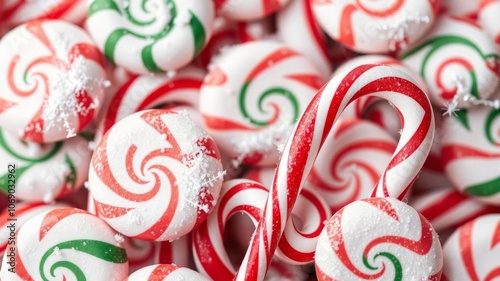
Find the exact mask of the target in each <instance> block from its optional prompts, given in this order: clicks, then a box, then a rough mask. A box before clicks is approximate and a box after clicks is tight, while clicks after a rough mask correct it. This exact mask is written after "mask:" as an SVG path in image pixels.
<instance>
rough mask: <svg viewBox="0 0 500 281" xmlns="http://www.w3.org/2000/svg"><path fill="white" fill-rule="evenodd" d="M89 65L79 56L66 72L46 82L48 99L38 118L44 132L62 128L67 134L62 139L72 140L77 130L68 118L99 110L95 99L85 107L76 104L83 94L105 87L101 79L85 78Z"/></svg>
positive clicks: (79, 103)
mask: <svg viewBox="0 0 500 281" xmlns="http://www.w3.org/2000/svg"><path fill="white" fill-rule="evenodd" d="M89 64H90V62H89V61H87V60H86V59H85V58H84V57H83V56H78V57H76V58H75V60H74V61H73V63H72V64H71V66H70V68H69V69H68V70H67V71H65V72H59V73H58V74H57V76H56V77H54V78H53V79H51V80H50V81H49V90H50V95H49V97H48V99H47V100H46V101H45V103H44V111H43V115H42V118H43V120H44V121H45V124H46V129H47V130H48V129H50V128H52V127H56V126H59V124H62V126H63V128H64V129H65V130H66V132H67V136H66V137H67V138H70V137H73V136H75V135H76V133H77V129H76V128H75V127H74V124H72V123H71V122H70V120H71V118H72V117H78V116H79V115H80V116H87V115H88V114H89V113H90V112H91V111H92V110H95V109H97V108H98V107H99V99H98V98H97V97H95V96H94V97H91V98H92V101H91V103H90V105H88V106H87V105H85V104H84V103H83V102H79V101H78V99H79V98H81V99H82V98H84V95H85V94H86V93H88V92H94V91H95V90H96V89H98V88H99V87H101V86H103V85H104V84H106V81H105V80H104V79H102V78H92V77H91V76H89V75H88V74H87V69H88V68H89ZM35 129H36V128H35Z"/></svg>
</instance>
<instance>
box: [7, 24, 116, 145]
mask: <svg viewBox="0 0 500 281" xmlns="http://www.w3.org/2000/svg"><path fill="white" fill-rule="evenodd" d="M0 53H1V54H2V56H0V126H1V127H2V128H3V129H5V130H8V131H10V132H11V133H13V134H14V135H16V136H18V137H20V138H21V139H23V140H26V141H32V142H54V141H59V140H62V139H65V138H68V137H72V136H74V135H76V134H77V133H78V132H79V131H81V130H82V129H83V128H84V127H85V126H86V125H87V124H89V122H90V121H91V120H92V118H93V117H94V115H95V114H96V113H97V110H98V109H99V106H100V103H101V101H102V98H103V95H104V86H105V85H106V80H105V77H106V76H105V71H104V66H103V61H102V57H101V54H100V53H99V50H98V49H97V47H96V46H95V44H94V43H93V41H92V40H91V39H90V37H89V36H88V35H87V33H86V32H85V31H84V30H83V29H81V28H80V27H77V26H75V25H73V24H70V23H67V22H64V21H58V20H45V21H34V22H29V23H26V24H23V25H20V26H18V27H17V28H15V29H13V30H11V31H10V32H9V33H7V34H6V35H5V36H4V37H3V38H2V41H1V42H0Z"/></svg>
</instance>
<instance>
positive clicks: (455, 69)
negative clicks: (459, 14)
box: [399, 16, 500, 107]
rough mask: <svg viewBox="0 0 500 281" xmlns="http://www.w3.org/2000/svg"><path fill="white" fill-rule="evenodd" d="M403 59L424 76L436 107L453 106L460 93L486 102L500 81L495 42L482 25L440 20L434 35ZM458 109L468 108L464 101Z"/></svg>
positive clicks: (402, 55)
mask: <svg viewBox="0 0 500 281" xmlns="http://www.w3.org/2000/svg"><path fill="white" fill-rule="evenodd" d="M399 58H400V59H401V61H402V62H403V63H404V64H405V65H407V66H408V67H409V68H411V69H413V70H414V71H415V72H418V73H419V74H420V75H421V76H422V78H423V79H424V81H425V82H426V83H427V86H428V90H429V98H430V99H431V102H432V103H433V105H435V106H436V107H443V104H446V103H450V102H451V101H452V100H453V97H454V96H455V95H456V94H457V93H459V94H461V95H465V94H470V95H472V96H473V97H475V98H477V99H486V98H488V97H490V96H491V95H492V94H493V92H494V91H495V89H496V87H497V85H498V83H499V81H500V78H499V75H500V55H499V53H498V50H497V47H496V45H495V42H493V40H492V39H491V38H490V37H489V36H488V35H487V34H486V33H485V32H484V31H483V30H482V29H481V28H480V27H479V26H478V25H476V24H475V23H473V22H472V21H469V20H465V19H461V18H456V17H450V16H442V17H440V18H439V19H438V20H437V22H436V24H435V26H434V28H433V29H432V31H431V32H429V33H428V34H427V35H426V36H425V37H424V38H423V39H422V40H421V41H420V42H418V43H416V44H414V45H412V46H410V47H409V49H408V50H407V51H405V52H403V53H402V54H400V56H399ZM458 105H459V106H461V107H465V105H466V104H465V103H464V101H463V99H460V100H459V103H458Z"/></svg>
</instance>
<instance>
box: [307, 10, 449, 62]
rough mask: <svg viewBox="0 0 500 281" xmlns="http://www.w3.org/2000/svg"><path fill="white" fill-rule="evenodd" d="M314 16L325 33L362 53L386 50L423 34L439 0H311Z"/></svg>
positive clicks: (428, 27)
mask: <svg viewBox="0 0 500 281" xmlns="http://www.w3.org/2000/svg"><path fill="white" fill-rule="evenodd" d="M311 3H312V8H313V12H314V15H315V16H316V19H317V20H318V22H319V24H320V25H321V27H322V28H323V29H324V30H325V31H326V33H328V35H329V36H330V37H331V38H332V39H335V40H337V41H339V42H341V43H342V44H344V45H346V46H347V47H349V48H351V49H353V50H355V51H358V52H361V53H387V52H389V51H395V50H397V49H400V48H405V47H406V45H407V44H409V43H413V42H415V41H416V40H418V39H419V38H420V37H422V36H423V35H424V34H425V33H426V32H427V31H428V30H429V29H430V28H431V26H432V23H433V22H434V20H435V18H436V17H437V12H438V9H439V3H440V1H438V0H421V1H412V0H394V1H367V0H361V1H359V0H347V1H340V2H339V1H334V0H313V1H311Z"/></svg>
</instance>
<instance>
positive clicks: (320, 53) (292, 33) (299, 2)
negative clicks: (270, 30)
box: [276, 0, 332, 79]
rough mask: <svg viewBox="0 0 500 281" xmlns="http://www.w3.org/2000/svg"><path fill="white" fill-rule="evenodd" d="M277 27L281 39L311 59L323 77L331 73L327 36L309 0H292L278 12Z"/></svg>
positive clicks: (325, 77)
mask: <svg viewBox="0 0 500 281" xmlns="http://www.w3.org/2000/svg"><path fill="white" fill-rule="evenodd" d="M276 28H277V29H278V36H279V37H280V39H281V40H283V42H284V43H285V44H286V45H288V46H290V47H292V48H293V49H295V50H297V51H299V52H301V53H302V54H304V55H305V56H306V57H307V58H308V59H310V60H311V62H313V63H314V65H315V66H316V67H317V68H318V70H320V72H321V75H322V77H323V79H327V78H328V77H329V76H330V75H331V73H332V67H331V65H330V64H331V63H330V54H329V51H328V49H327V42H326V38H325V35H324V34H323V31H322V30H321V29H320V27H319V25H318V23H317V22H316V19H315V18H314V15H313V13H312V9H311V2H310V1H309V0H291V1H290V3H289V4H288V5H287V6H286V7H284V8H283V9H281V10H280V11H279V12H278V13H277V14H276Z"/></svg>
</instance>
